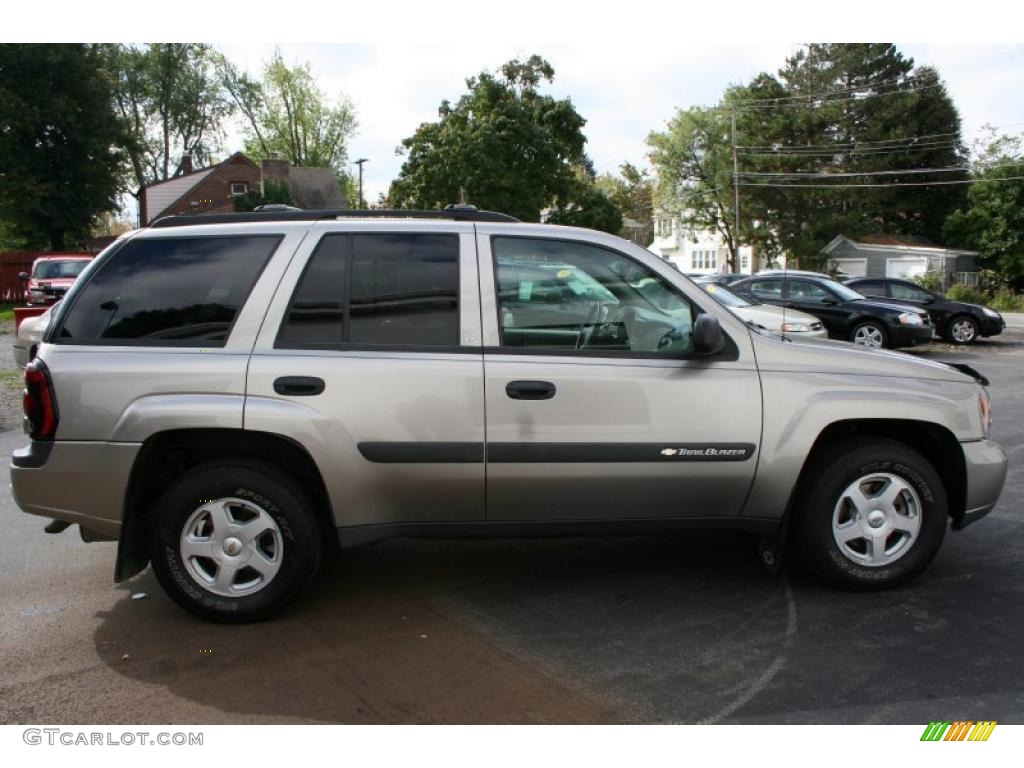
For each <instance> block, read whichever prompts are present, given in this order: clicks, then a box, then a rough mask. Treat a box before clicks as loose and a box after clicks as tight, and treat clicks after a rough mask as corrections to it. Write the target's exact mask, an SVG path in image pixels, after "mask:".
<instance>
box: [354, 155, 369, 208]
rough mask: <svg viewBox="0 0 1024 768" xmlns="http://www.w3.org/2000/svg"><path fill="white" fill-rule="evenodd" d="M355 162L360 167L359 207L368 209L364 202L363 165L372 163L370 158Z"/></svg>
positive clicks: (361, 158)
mask: <svg viewBox="0 0 1024 768" xmlns="http://www.w3.org/2000/svg"><path fill="white" fill-rule="evenodd" d="M355 162H356V165H358V166H359V207H360V208H366V201H365V200H363V163H368V162H370V158H368V157H360V158H359V159H358V160H356V161H355Z"/></svg>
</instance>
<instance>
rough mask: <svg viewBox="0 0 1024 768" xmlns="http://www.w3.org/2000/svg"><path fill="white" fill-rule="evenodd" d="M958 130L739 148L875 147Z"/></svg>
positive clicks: (932, 137) (923, 139) (950, 133)
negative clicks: (884, 137) (919, 134)
mask: <svg viewBox="0 0 1024 768" xmlns="http://www.w3.org/2000/svg"><path fill="white" fill-rule="evenodd" d="M959 135H960V134H959V132H958V131H949V132H948V133H926V134H923V135H921V136H900V137H897V138H894V139H870V140H867V139H866V140H864V141H856V140H855V141H837V142H831V143H829V144H769V145H760V146H754V145H744V144H741V145H737V147H736V148H737V149H774V148H775V147H779V146H781V147H787V148H790V147H791V148H793V149H811V148H824V149H831V148H832V147H859V146H865V147H875V146H879V147H881V146H885V145H889V144H893V145H895V144H898V143H900V142H910V143H911V144H913V143H915V142H921V141H931V140H937V139H942V138H947V137H955V136H959Z"/></svg>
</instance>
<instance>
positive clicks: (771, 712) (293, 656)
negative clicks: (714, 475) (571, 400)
mask: <svg viewBox="0 0 1024 768" xmlns="http://www.w3.org/2000/svg"><path fill="white" fill-rule="evenodd" d="M916 354H920V355H922V356H926V357H932V358H938V359H946V360H958V361H963V362H969V363H970V364H971V365H972V366H974V367H976V368H977V369H978V370H980V371H982V372H983V373H984V374H986V375H987V376H988V377H989V378H990V379H991V381H992V386H991V392H992V399H993V407H994V415H995V424H994V427H993V436H994V437H995V439H997V440H998V441H999V442H1000V443H1001V444H1002V445H1003V446H1004V448H1005V449H1006V450H1007V453H1008V455H1009V457H1010V475H1009V479H1008V481H1007V485H1006V488H1005V490H1004V493H1003V497H1002V500H1001V502H1000V504H999V506H998V507H997V508H996V510H995V511H994V512H993V513H992V514H991V515H989V517H988V518H987V519H985V520H983V521H981V522H979V523H978V524H977V525H975V526H972V527H969V528H968V529H966V530H964V531H961V532H953V531H950V532H949V534H948V535H947V537H946V541H945V543H944V545H943V547H942V550H941V551H940V553H939V555H938V557H937V559H936V560H935V562H934V563H933V564H932V565H931V567H930V568H929V569H928V570H927V571H926V572H925V574H924V575H923V576H922V577H920V578H919V579H917V580H916V581H915V582H913V583H912V584H910V585H908V586H906V587H904V588H901V589H899V590H895V591H889V592H884V593H878V594H852V593H844V592H837V591H834V590H831V589H829V588H827V587H824V586H822V585H821V584H819V583H817V582H816V581H814V580H813V579H811V578H809V577H807V576H805V575H802V574H801V573H800V572H799V571H792V572H788V573H787V574H786V575H784V576H781V577H774V576H771V575H769V574H768V573H766V572H765V571H764V570H763V569H762V568H761V567H760V565H759V564H758V562H757V560H756V557H755V542H754V541H753V540H752V539H751V538H749V537H747V536H744V535H741V534H735V533H722V532H704V533H692V534H686V535H679V536H658V537H635V538H619V539H601V538H594V539H556V540H524V541H476V542H473V541H454V542H443V541H405V540H395V541H388V542H382V543H380V544H377V545H372V546H367V547H363V548H360V549H356V550H350V551H348V552H345V553H343V554H341V555H339V556H336V557H331V558H329V559H328V561H327V563H326V564H325V566H324V568H323V569H322V570H321V573H320V575H319V576H318V578H317V580H316V582H315V584H314V588H313V590H312V592H311V594H309V595H308V596H307V597H306V598H305V599H303V600H301V601H300V602H299V603H298V604H297V605H296V606H295V607H294V609H293V610H291V611H289V612H288V613H286V614H285V615H283V616H282V617H280V618H279V619H277V620H275V621H272V622H268V623H264V624H258V625H248V626H220V625H215V624H210V623H206V622H203V621H201V620H199V619H196V618H194V617H192V616H191V615H189V614H187V613H185V612H183V611H182V610H180V609H179V608H177V607H176V606H175V605H174V604H173V603H172V602H171V601H170V600H169V599H168V598H167V597H165V596H164V594H163V593H162V592H161V591H160V589H159V587H158V585H157V584H156V581H155V579H154V578H153V576H152V574H151V573H150V572H149V571H148V570H147V571H146V572H144V573H143V574H140V575H139V576H137V577H135V578H134V579H132V580H131V581H130V582H129V583H127V584H122V585H114V584H113V581H112V574H113V563H114V554H115V545H114V544H112V543H94V544H85V543H83V542H82V541H80V540H79V538H78V535H77V533H76V530H75V529H70V530H68V531H67V532H65V533H63V534H61V535H57V536H53V535H47V534H45V533H43V530H42V528H43V525H44V523H45V521H44V520H43V519H41V518H36V517H33V516H29V515H25V514H23V513H21V512H20V511H18V510H17V508H16V507H15V505H14V503H13V501H12V500H11V497H10V491H9V489H8V488H6V487H5V488H4V489H3V490H2V492H0V524H2V525H0V659H2V664H0V722H2V723H25V722H32V723H205V722H209V723H222V722H230V723H250V722H332V723H338V722H340V723H398V722H401V723H423V722H429V723H437V722H441V723H451V722H455V723H504V722H510V723H552V722H554V723H604V722H625V723H650V722H658V723H661V722H683V723H693V722H747V723H788V722H793V723H908V724H909V723H922V724H923V723H927V722H928V721H930V720H939V719H942V720H945V719H949V720H952V719H968V720H981V719H993V720H997V721H998V722H1000V723H1024V682H1022V681H1024V654H1021V653H1020V644H1021V637H1024V611H1021V609H1020V607H1021V605H1022V604H1024V525H1022V520H1024V516H1022V511H1024V510H1022V508H1021V500H1022V499H1024V469H1022V464H1024V462H1022V459H1024V387H1022V386H1021V374H1022V373H1024V330H1020V331H1018V330H1017V329H1011V331H1010V332H1008V333H1007V334H1005V335H1004V336H1002V337H1000V338H998V339H995V340H985V341H982V342H980V343H979V344H978V345H977V346H975V347H974V348H972V349H970V350H969V351H959V350H950V348H948V347H946V346H944V345H935V346H932V347H928V348H925V349H923V350H919V351H917V352H916ZM23 443H24V437H23V436H22V435H21V434H20V432H19V431H18V430H9V431H6V432H2V433H0V454H4V455H6V454H9V452H10V451H11V450H13V449H14V448H16V447H18V446H20V445H22V444H23Z"/></svg>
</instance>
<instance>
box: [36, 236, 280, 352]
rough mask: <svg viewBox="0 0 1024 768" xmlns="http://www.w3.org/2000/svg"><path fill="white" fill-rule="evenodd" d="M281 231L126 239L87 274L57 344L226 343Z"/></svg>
mask: <svg viewBox="0 0 1024 768" xmlns="http://www.w3.org/2000/svg"><path fill="white" fill-rule="evenodd" d="M280 242H281V237H280V236H279V235H247V236H217V237H175V238H145V239H135V240H130V241H129V242H127V243H126V244H125V245H124V246H123V247H122V248H121V249H119V250H118V251H117V252H116V253H114V254H113V255H112V256H111V257H110V258H109V259H108V260H107V261H106V262H105V263H103V264H102V265H100V266H99V269H98V270H97V271H96V272H95V273H93V275H92V276H91V278H88V283H87V284H86V285H84V286H82V288H81V290H80V292H79V293H78V294H77V295H76V296H75V297H74V299H73V304H72V305H71V306H70V307H69V308H68V311H67V314H66V315H65V316H64V318H63V319H62V323H61V327H60V328H59V329H58V331H57V332H56V334H55V335H54V338H53V341H54V342H55V343H57V344H122V345H124V344H128V345H131V344H141V345H149V346H194V347H216V346H223V345H224V344H225V342H226V341H227V338H228V334H229V333H230V332H231V327H232V325H233V324H234V321H235V318H236V317H237V315H238V312H239V311H240V310H241V308H242V305H243V304H244V303H245V301H246V299H247V298H248V297H249V293H250V292H251V291H252V288H253V285H255V283H256V280H257V278H258V277H259V275H260V272H262V270H263V267H264V266H265V265H266V263H267V261H268V260H269V259H270V256H271V255H272V254H273V253H274V251H275V250H276V249H277V246H278V244H279V243H280Z"/></svg>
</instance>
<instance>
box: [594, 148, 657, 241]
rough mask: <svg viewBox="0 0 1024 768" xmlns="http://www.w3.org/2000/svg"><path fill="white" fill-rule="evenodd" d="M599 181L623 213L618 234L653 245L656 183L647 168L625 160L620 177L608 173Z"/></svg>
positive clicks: (620, 169) (620, 168) (620, 167)
mask: <svg viewBox="0 0 1024 768" xmlns="http://www.w3.org/2000/svg"><path fill="white" fill-rule="evenodd" d="M595 183H596V185H597V188H598V189H599V190H601V191H602V192H604V193H605V195H607V196H608V197H609V198H610V199H611V201H612V202H613V203H614V204H615V205H616V206H617V207H618V209H619V210H620V211H621V212H622V217H623V227H622V229H621V230H620V231H619V232H618V234H620V235H622V237H625V238H627V239H629V240H633V241H634V242H635V243H637V244H639V245H643V246H646V245H649V244H650V242H651V240H653V238H654V182H653V180H652V179H651V177H650V175H649V174H648V173H647V171H646V170H640V169H638V168H637V167H636V166H634V165H632V164H630V163H623V164H622V165H620V166H619V175H618V176H616V175H614V174H611V173H604V174H602V175H600V176H599V177H598V178H597V181H596V182H595Z"/></svg>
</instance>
